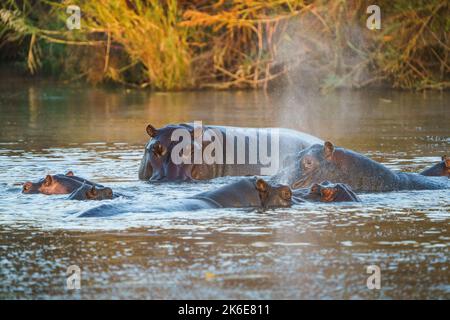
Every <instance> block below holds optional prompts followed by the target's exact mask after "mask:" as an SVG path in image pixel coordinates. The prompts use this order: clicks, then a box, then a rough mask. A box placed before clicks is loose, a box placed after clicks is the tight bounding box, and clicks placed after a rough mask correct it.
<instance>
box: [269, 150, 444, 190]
mask: <svg viewBox="0 0 450 320" xmlns="http://www.w3.org/2000/svg"><path fill="white" fill-rule="evenodd" d="M286 175H287V177H286ZM285 180H287V183H288V184H289V185H290V186H291V187H292V188H293V189H296V188H303V187H306V186H309V185H311V184H313V183H318V182H320V181H324V180H328V181H333V182H339V183H345V184H347V185H348V186H350V187H351V188H352V189H353V190H355V191H357V192H358V191H363V192H383V191H395V190H436V189H446V188H449V184H448V183H447V181H443V180H442V181H440V180H439V179H434V178H429V177H424V176H422V175H419V174H415V173H404V172H394V171H392V170H390V169H389V168H387V167H386V166H384V165H382V164H380V163H378V162H376V161H373V160H371V159H369V158H368V157H366V156H363V155H361V154H359V153H356V152H354V151H351V150H347V149H344V148H335V147H334V145H333V144H332V143H331V142H329V141H327V142H325V143H324V144H323V145H322V144H315V145H313V146H311V147H309V148H307V149H305V150H303V151H300V152H299V154H298V155H297V159H296V161H295V162H294V164H293V165H292V167H291V168H288V169H286V170H285V172H284V173H283V174H280V175H278V176H276V177H274V181H281V182H284V181H285Z"/></svg>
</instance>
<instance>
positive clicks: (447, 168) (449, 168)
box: [420, 156, 450, 178]
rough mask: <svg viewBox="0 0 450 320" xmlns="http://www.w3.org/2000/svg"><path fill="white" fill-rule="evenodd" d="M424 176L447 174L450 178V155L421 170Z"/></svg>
mask: <svg viewBox="0 0 450 320" xmlns="http://www.w3.org/2000/svg"><path fill="white" fill-rule="evenodd" d="M420 174H421V175H423V176H447V177H449V178H450V157H447V156H443V157H442V160H441V162H439V163H437V164H435V165H434V166H432V167H430V168H427V169H425V170H423V171H421V172H420Z"/></svg>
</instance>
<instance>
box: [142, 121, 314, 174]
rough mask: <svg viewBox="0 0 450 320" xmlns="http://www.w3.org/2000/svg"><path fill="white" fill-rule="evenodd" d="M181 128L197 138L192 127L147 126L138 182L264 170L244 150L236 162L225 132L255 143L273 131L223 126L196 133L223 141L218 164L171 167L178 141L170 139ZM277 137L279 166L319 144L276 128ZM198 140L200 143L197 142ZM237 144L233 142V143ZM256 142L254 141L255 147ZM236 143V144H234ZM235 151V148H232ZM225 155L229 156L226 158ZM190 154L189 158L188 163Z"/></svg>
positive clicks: (269, 129) (204, 129) (298, 133)
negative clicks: (254, 138)
mask: <svg viewBox="0 0 450 320" xmlns="http://www.w3.org/2000/svg"><path fill="white" fill-rule="evenodd" d="M177 129H185V130H188V131H189V132H190V135H191V139H192V141H195V137H196V136H198V135H199V133H198V131H196V130H194V126H193V125H191V124H174V125H168V126H165V127H163V128H160V129H156V128H154V127H153V126H152V125H148V126H147V129H146V131H147V134H148V135H149V136H150V140H149V142H148V143H147V144H146V146H145V150H144V155H143V158H142V160H141V164H140V167H139V179H141V180H153V181H155V180H158V181H175V180H205V179H212V178H215V177H222V176H249V175H261V168H263V167H265V166H264V165H263V164H262V163H261V162H260V160H259V159H258V160H257V161H256V163H254V164H252V163H251V161H249V159H250V155H249V154H248V151H246V153H247V154H246V155H245V159H244V160H245V161H244V163H242V164H238V162H237V149H234V150H233V151H230V150H231V147H230V150H228V148H227V143H229V144H230V145H231V144H232V141H227V138H226V136H225V133H226V132H228V133H230V132H231V133H233V135H235V136H237V137H241V138H243V137H248V136H249V134H250V135H251V134H254V135H255V136H257V139H258V141H260V139H261V133H264V136H266V133H270V132H272V133H273V132H275V131H272V130H273V129H271V128H264V129H256V128H240V127H227V126H203V127H202V129H203V130H200V134H203V133H204V132H207V130H209V129H212V130H215V131H216V132H218V133H219V134H221V136H222V138H223V140H222V145H221V152H222V159H223V163H222V164H216V163H213V164H206V163H203V164H186V163H182V164H175V163H174V162H173V161H172V158H171V155H172V151H173V150H174V147H175V145H176V144H177V143H178V141H172V140H171V137H172V134H173V132H174V131H175V130H177ZM276 130H278V131H276V132H277V133H278V134H279V140H278V141H279V156H278V163H279V165H280V166H281V165H282V164H283V162H284V160H285V158H286V157H287V156H288V155H290V154H295V153H297V152H298V151H299V150H303V149H304V148H306V147H309V146H310V145H312V144H314V143H321V142H323V141H322V140H320V139H319V138H316V137H314V136H311V135H308V134H305V133H302V132H299V131H295V130H290V129H281V128H276ZM267 137H268V138H267V140H269V141H270V137H271V135H270V134H267ZM200 141H201V140H200ZM235 141H237V139H236V140H235ZM210 143H211V142H208V141H206V142H205V141H201V144H198V143H192V144H191V150H192V154H193V150H194V149H195V148H200V149H202V148H203V150H205V148H207V147H208V145H209V144H210ZM244 143H245V148H246V150H248V147H249V144H250V142H249V139H245V141H244ZM257 143H258V142H256V144H257ZM235 144H237V143H235ZM234 148H236V146H234ZM227 152H228V153H229V154H228V155H227ZM231 152H233V154H234V161H233V164H227V163H226V159H227V156H230V159H231V155H232V153H231ZM192 154H191V155H189V157H190V158H191V160H192Z"/></svg>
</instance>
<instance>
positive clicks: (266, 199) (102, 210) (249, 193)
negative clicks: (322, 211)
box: [79, 177, 359, 217]
mask: <svg viewBox="0 0 450 320" xmlns="http://www.w3.org/2000/svg"><path fill="white" fill-rule="evenodd" d="M311 201H312V202H318V201H320V202H338V201H359V198H358V197H357V196H356V194H354V193H353V191H351V189H350V188H349V187H348V186H345V185H343V184H331V183H328V182H325V183H322V184H315V185H313V186H312V187H311V188H308V189H300V190H295V193H293V192H292V190H291V188H289V187H288V186H287V185H281V184H272V183H268V182H267V181H265V180H264V179H261V178H256V177H248V178H243V179H240V180H239V181H237V182H234V183H231V184H229V185H226V186H223V187H220V188H218V189H216V190H213V191H207V192H202V193H199V194H197V195H194V196H192V197H189V198H185V199H181V200H179V201H178V202H177V203H172V204H168V205H167V206H164V207H159V206H152V207H147V208H145V209H142V208H141V207H140V208H138V211H139V212H170V211H172V212H173V211H195V210H202V209H217V208H254V209H259V210H266V209H273V208H287V207H291V206H292V205H293V204H299V203H304V202H311ZM129 211H130V208H120V207H113V206H111V205H101V206H98V207H96V208H93V209H89V210H87V211H85V212H83V213H82V214H80V215H79V217H105V216H111V215H117V214H120V213H124V212H129Z"/></svg>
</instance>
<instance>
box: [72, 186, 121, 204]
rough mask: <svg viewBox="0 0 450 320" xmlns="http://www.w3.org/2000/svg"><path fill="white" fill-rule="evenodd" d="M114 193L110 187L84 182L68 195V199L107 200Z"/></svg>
mask: <svg viewBox="0 0 450 320" xmlns="http://www.w3.org/2000/svg"><path fill="white" fill-rule="evenodd" d="M114 196H115V195H114V194H113V191H112V189H111V188H108V187H98V186H95V185H90V184H87V183H86V182H84V183H83V184H82V185H81V186H80V187H79V188H78V189H76V190H74V191H73V192H72V193H71V194H70V195H69V198H68V199H69V200H107V199H112V198H113V197H114Z"/></svg>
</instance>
